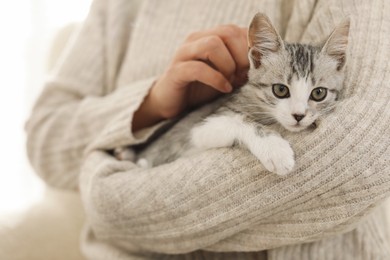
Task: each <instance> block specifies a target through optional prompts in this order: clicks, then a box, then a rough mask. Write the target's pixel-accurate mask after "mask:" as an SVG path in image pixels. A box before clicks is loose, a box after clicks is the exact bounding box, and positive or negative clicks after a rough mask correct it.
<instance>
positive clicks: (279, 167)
mask: <svg viewBox="0 0 390 260" xmlns="http://www.w3.org/2000/svg"><path fill="white" fill-rule="evenodd" d="M251 152H252V153H253V154H254V155H255V156H256V157H257V158H258V159H259V160H260V161H261V163H262V164H263V165H264V167H265V168H266V169H267V170H268V171H270V172H274V173H276V174H278V175H286V174H288V173H290V172H291V171H292V169H293V168H294V165H295V160H294V152H293V150H292V149H291V146H290V144H289V143H288V142H287V141H286V140H284V139H283V138H281V137H279V136H268V137H265V138H264V139H263V140H262V142H261V145H257V146H256V147H255V148H254V149H251Z"/></svg>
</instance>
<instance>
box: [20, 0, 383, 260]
mask: <svg viewBox="0 0 390 260" xmlns="http://www.w3.org/2000/svg"><path fill="white" fill-rule="evenodd" d="M257 11H262V12H265V13H266V14H267V15H268V16H269V17H270V18H271V20H272V21H273V23H274V24H275V26H276V27H277V28H278V30H279V31H280V32H282V36H283V37H284V38H285V40H287V41H289V42H294V41H300V42H320V41H321V40H323V39H325V37H326V36H327V35H328V34H329V33H330V32H331V30H332V28H334V26H335V25H336V24H337V23H338V22H340V21H341V20H343V19H344V18H345V17H346V16H350V17H351V20H352V24H351V30H350V42H349V47H348V48H349V51H348V53H349V55H348V61H347V77H346V80H345V89H344V92H343V96H344V97H343V99H342V100H341V101H340V103H339V106H338V108H337V109H336V111H335V112H333V113H332V114H331V115H330V116H328V117H327V118H325V119H324V120H322V121H321V123H320V126H319V127H318V129H316V130H315V131H314V132H312V133H310V134H308V133H291V134H289V135H288V136H286V139H288V140H289V141H290V142H291V144H292V146H293V149H294V151H295V153H296V159H297V161H296V164H297V168H296V170H295V171H294V172H293V173H291V174H290V175H288V176H286V177H279V176H276V175H274V174H270V173H268V172H266V171H265V170H264V168H263V167H262V165H261V164H259V162H258V161H257V160H256V159H255V158H254V157H253V156H251V155H250V154H249V153H248V152H246V151H244V150H242V149H229V148H225V149H216V150H210V151H206V152H203V153H201V154H198V155H195V156H193V157H191V158H182V159H179V160H177V161H175V162H173V163H170V164H167V165H161V166H159V167H156V168H152V169H140V168H138V167H137V166H136V165H134V164H133V163H131V162H126V161H117V160H115V159H114V158H113V157H112V156H110V155H109V154H108V153H106V151H107V150H109V149H112V148H114V147H117V146H121V145H133V144H138V143H142V142H145V140H146V139H147V138H148V137H149V136H150V135H151V134H153V133H154V132H155V131H156V129H158V128H159V127H161V125H163V124H164V122H162V123H160V124H159V125H156V126H154V127H151V128H148V129H144V130H142V131H140V132H138V133H131V132H130V129H131V121H132V115H133V113H134V111H136V110H137V108H138V107H139V105H140V104H141V102H142V100H143V98H144V97H145V96H146V95H147V93H148V90H149V89H150V87H151V85H152V82H153V80H154V79H155V78H156V77H158V75H159V74H160V73H162V72H163V71H164V69H165V68H166V67H167V65H168V63H169V61H170V59H171V58H172V55H173V54H174V52H175V50H176V49H177V47H178V46H179V45H180V44H181V43H182V41H183V40H184V38H185V36H186V35H188V34H189V33H190V32H192V31H195V30H201V29H205V28H209V27H212V26H216V25H219V24H226V23H231V24H238V25H239V26H247V25H248V23H249V22H250V20H251V18H252V17H253V15H254V14H255V13H256V12H257ZM389 13H390V2H389V1H386V0H373V1H363V0H361V1H358V0H355V1H352V0H351V1H347V0H344V1H340V0H332V1H328V0H318V1H315V0H299V1H291V0H278V1H275V0H269V1H266V0H264V1H256V0H246V1H237V0H230V1H228V0H214V1H206V0H164V1H161V0H144V1H134V0H95V2H94V3H93V5H92V9H91V12H90V15H89V17H88V19H87V20H86V22H85V24H84V25H83V27H82V29H81V31H80V32H79V34H78V36H77V37H76V38H75V39H74V41H73V44H72V45H71V46H70V48H69V49H68V50H67V52H66V54H65V55H64V57H63V58H62V61H61V63H60V64H59V66H58V69H57V70H56V73H55V74H54V75H53V77H52V78H51V79H50V80H49V81H48V82H47V86H46V88H45V90H44V92H43V94H42V95H41V97H40V98H39V100H38V102H37V104H36V106H35V108H34V110H33V112H32V115H31V118H30V120H29V122H28V124H27V133H28V144H27V146H28V154H29V157H30V160H31V163H32V165H33V166H34V168H35V169H36V171H37V173H38V174H39V175H40V176H42V178H43V179H45V180H46V181H47V182H48V183H49V184H51V185H53V186H57V187H62V188H71V189H77V188H79V189H80V191H81V195H82V198H83V202H84V206H85V211H86V214H87V221H88V223H87V224H86V227H85V231H84V234H83V251H84V253H85V254H86V256H87V257H88V258H89V259H93V260H98V259H104V260H106V259H113V260H117V259H149V258H152V259H156V258H157V259H271V260H286V259H294V260H295V259H297V260H298V259H299V260H310V259H316V260H317V259H318V260H322V259H326V260H328V259H329V260H330V259H343V260H349V259H351V260H352V259H353V260H356V259H357V260H359V259H362V260H363V259H364V260H365V259H367V260H369V259H370V260H371V259H390V252H389V237H388V234H387V233H386V232H387V228H386V220H385V216H384V215H383V212H382V209H381V207H378V206H379V205H380V204H381V202H383V200H384V199H385V198H387V197H389V195H390V163H389V158H390V139H389V136H390V127H389V125H390V104H389V100H390V83H389V82H390V69H389V67H388V64H389V61H388V60H389V57H390V16H389V15H388V14H389ZM79 177H80V182H79V184H78V181H79V180H78V179H79ZM78 185H79V187H78ZM262 250H263V251H262ZM264 250H266V251H264ZM232 251H234V252H238V253H233V252H232ZM260 251H261V252H260ZM222 252H224V253H222ZM229 252H231V253H229Z"/></svg>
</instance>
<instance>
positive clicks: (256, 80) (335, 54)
mask: <svg viewBox="0 0 390 260" xmlns="http://www.w3.org/2000/svg"><path fill="white" fill-rule="evenodd" d="M348 30H349V21H346V22H344V23H343V24H341V25H340V26H338V27H336V29H335V30H334V31H333V33H332V34H331V35H330V37H329V38H328V40H327V41H326V42H325V43H324V44H322V46H314V45H304V44H299V43H293V44H288V43H286V42H283V41H282V40H281V38H280V36H279V34H278V33H277V32H276V30H275V28H274V27H273V26H272V24H271V22H270V21H269V19H268V18H267V17H266V16H265V15H264V14H261V13H259V14H257V15H256V16H255V17H254V18H253V20H252V22H251V25H250V28H249V32H248V43H249V52H248V53H249V60H250V69H249V73H248V82H247V84H246V85H244V86H243V87H241V88H239V89H236V90H235V91H234V92H233V93H231V94H229V95H226V96H224V97H223V98H220V99H219V100H217V101H215V102H213V103H211V104H208V105H205V106H203V107H202V108H200V109H198V110H196V111H194V112H192V113H190V114H188V115H187V116H185V117H184V118H182V119H181V120H179V121H178V122H177V123H175V124H174V125H173V127H172V128H170V129H169V130H168V131H166V132H165V133H163V134H162V135H160V136H159V137H158V139H155V140H154V141H153V142H151V143H149V144H148V145H147V146H146V147H138V148H136V150H137V158H138V164H139V165H141V166H144V167H152V166H157V165H160V164H164V163H168V162H172V161H174V160H175V159H177V158H179V157H183V156H186V155H191V154H193V153H196V152H199V151H201V150H204V149H212V148H217V147H229V146H232V145H239V146H242V147H245V148H247V149H249V150H250V151H251V153H252V154H254V155H255V156H256V157H257V158H258V159H259V160H260V161H261V162H262V164H263V165H264V166H265V168H266V169H268V170H269V171H271V172H275V173H277V174H279V175H284V174H287V173H289V172H291V171H292V170H293V167H294V164H295V160H294V153H293V151H292V149H291V147H290V145H289V143H288V142H287V141H286V140H284V139H283V138H282V137H281V136H282V135H283V132H284V131H286V130H287V131H302V130H309V131H310V129H312V128H315V127H316V124H317V121H318V119H319V118H321V117H323V116H324V115H326V114H327V113H329V112H331V111H332V109H333V108H334V107H335V105H336V103H337V100H338V98H339V94H340V91H341V89H342V83H343V79H344V72H343V70H344V67H345V66H344V65H345V56H346V47H347V42H348ZM273 84H283V85H285V86H287V87H288V88H289V91H290V95H291V96H290V97H288V98H282V99H281V98H278V97H276V96H275V94H274V93H273V91H272V85H273ZM320 86H321V87H324V88H327V96H326V98H325V100H323V101H321V102H316V101H314V100H311V99H310V94H311V91H312V90H313V89H315V88H317V87H320ZM294 114H295V115H296V114H300V115H304V117H303V119H301V120H300V121H298V119H296V117H294Z"/></svg>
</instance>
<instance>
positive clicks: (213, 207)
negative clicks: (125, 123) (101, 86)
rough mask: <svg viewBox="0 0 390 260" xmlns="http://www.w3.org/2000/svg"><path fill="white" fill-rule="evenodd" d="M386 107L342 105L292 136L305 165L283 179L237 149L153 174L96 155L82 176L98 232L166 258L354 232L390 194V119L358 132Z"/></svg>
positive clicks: (251, 248)
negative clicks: (365, 119)
mask: <svg viewBox="0 0 390 260" xmlns="http://www.w3.org/2000/svg"><path fill="white" fill-rule="evenodd" d="M380 103H381V102H371V101H370V102H367V101H362V100H360V99H357V98H352V99H349V100H346V101H344V102H342V104H341V105H340V107H339V109H338V110H337V112H335V113H336V114H335V115H334V116H332V117H330V118H328V120H325V121H324V122H323V123H322V124H323V126H322V128H319V129H318V130H317V131H316V132H314V133H312V134H310V135H307V134H306V135H305V134H298V135H297V134H294V137H292V136H291V137H290V138H293V141H294V143H295V144H296V145H295V148H296V149H295V150H296V151H297V158H298V160H297V165H298V166H299V168H298V169H296V171H295V172H293V173H292V174H290V175H288V176H286V177H284V178H281V177H279V176H276V175H275V174H271V173H269V172H266V171H264V169H263V168H262V166H261V164H259V163H258V162H257V160H256V159H255V158H254V157H252V156H251V155H250V154H249V153H247V152H245V151H242V150H240V149H215V150H210V151H206V152H204V153H201V154H198V155H196V156H193V157H191V158H182V159H179V160H177V161H175V162H173V163H170V164H166V165H162V166H159V167H156V168H152V169H141V168H138V167H137V166H135V165H134V164H133V163H131V162H121V161H117V160H115V159H114V158H112V157H111V156H110V155H108V154H106V153H105V152H103V151H94V152H93V153H91V154H90V155H89V156H88V158H87V160H86V162H85V164H84V167H83V170H82V178H81V193H82V197H83V201H84V205H85V209H86V212H87V216H88V220H89V223H90V224H91V227H92V231H93V232H94V233H95V236H96V237H97V238H98V239H101V240H105V241H109V242H110V243H114V244H116V245H119V246H121V247H125V248H129V249H130V248H131V249H132V250H134V248H138V250H147V251H152V252H162V253H185V252H190V251H194V250H198V249H207V250H212V251H257V250H262V249H269V248H273V247H279V246H283V245H288V244H294V243H302V242H309V241H313V240H316V239H321V238H324V237H327V236H330V235H333V234H336V233H341V232H346V231H349V230H351V229H352V228H354V227H356V225H357V223H358V222H359V221H360V219H361V218H362V217H363V216H365V215H366V214H368V213H369V212H370V209H371V208H373V207H374V206H375V205H378V204H379V203H380V202H381V201H382V200H383V199H384V198H385V197H386V196H388V195H389V192H390V190H389V185H388V183H389V181H390V176H389V174H388V171H389V164H388V162H387V160H388V159H386V158H389V155H390V150H389V143H388V142H389V140H388V137H387V136H388V135H389V134H390V130H388V128H387V127H385V125H383V124H385V123H386V122H387V123H388V122H389V120H390V118H389V114H388V113H386V115H385V116H384V117H385V118H384V119H382V120H381V122H379V123H377V124H375V125H374V126H372V128H369V129H367V128H359V127H358V128H357V127H356V121H357V120H359V118H361V117H364V116H365V115H379V114H382V112H383V111H384V109H386V108H387V109H388V108H389V107H388V106H389V105H388V104H380ZM356 107H359V109H356ZM387 111H389V110H387ZM345 115H348V120H343V119H344V116H345ZM382 115H383V114H382ZM374 117H375V116H374ZM340 120H342V121H340ZM373 120H374V119H373ZM370 121H371V120H370ZM341 122H342V123H341ZM327 129H328V130H327ZM329 129H331V131H330V130H329ZM379 133H381V134H379ZM378 134H379V135H378ZM351 137H356V138H358V139H359V141H358V142H357V141H356V142H355V141H354V142H351V140H350V138H351ZM319 143H320V144H319ZM113 213H114V214H113Z"/></svg>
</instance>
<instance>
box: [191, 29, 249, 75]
mask: <svg viewBox="0 0 390 260" xmlns="http://www.w3.org/2000/svg"><path fill="white" fill-rule="evenodd" d="M210 35H216V36H218V37H220V38H221V40H222V41H223V42H224V43H225V45H226V46H227V48H228V50H229V52H230V53H231V55H232V57H233V59H234V61H235V63H236V74H241V73H242V72H243V71H247V70H248V68H249V60H248V43H247V30H246V29H245V28H241V27H238V26H236V25H222V26H218V27H215V28H212V29H208V30H204V31H199V32H195V33H192V34H190V35H189V36H188V37H187V39H186V42H187V43H188V42H193V41H196V40H198V39H200V38H204V37H207V36H210Z"/></svg>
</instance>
